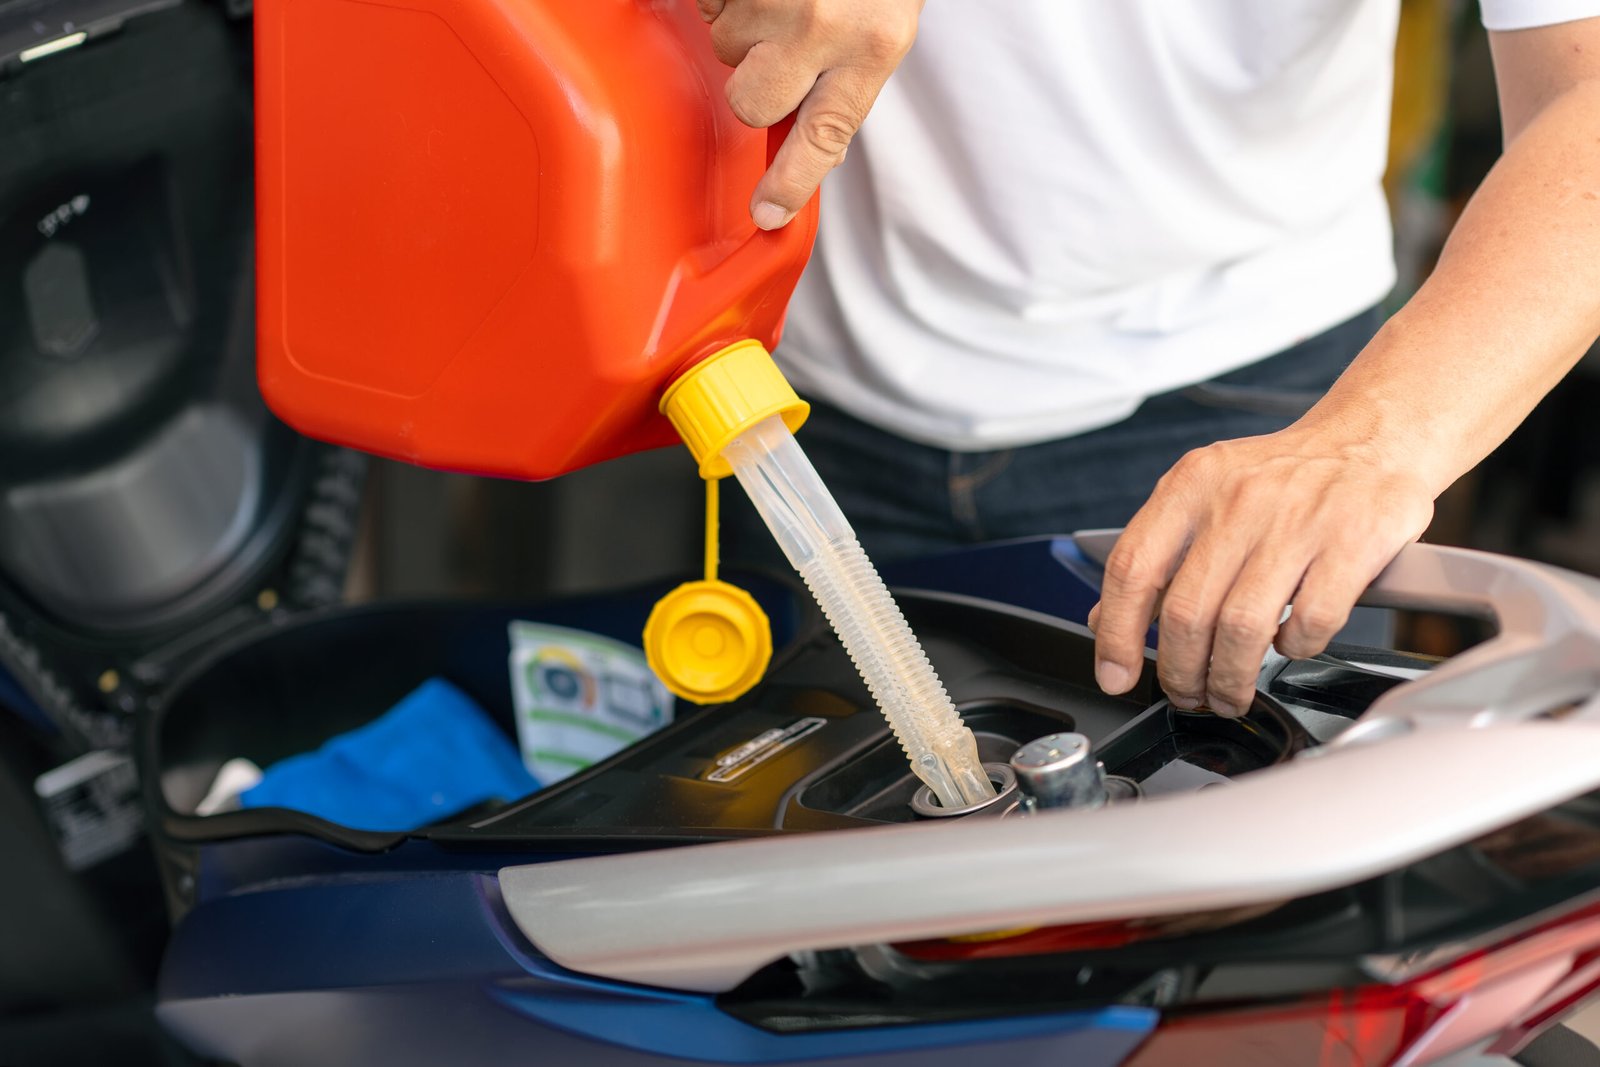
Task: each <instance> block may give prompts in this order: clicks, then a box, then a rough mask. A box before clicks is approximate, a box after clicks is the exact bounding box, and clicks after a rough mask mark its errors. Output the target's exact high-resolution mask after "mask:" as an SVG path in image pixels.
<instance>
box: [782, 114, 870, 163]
mask: <svg viewBox="0 0 1600 1067" xmlns="http://www.w3.org/2000/svg"><path fill="white" fill-rule="evenodd" d="M860 126H861V120H860V119H859V118H857V117H856V116H854V115H852V114H850V113H848V112H845V111H819V112H817V113H815V114H812V115H808V116H806V119H805V121H804V122H802V123H800V124H799V126H798V127H797V128H796V132H797V133H799V135H800V136H801V138H802V139H803V140H804V142H805V144H806V146H807V147H809V148H810V149H811V150H812V151H813V152H815V153H816V154H817V155H819V156H821V157H823V158H824V159H826V160H828V161H829V162H830V163H834V164H837V163H838V162H839V161H840V160H842V159H844V153H845V149H847V148H849V147H850V139H851V138H853V137H854V136H855V135H856V130H857V129H859V128H860Z"/></svg>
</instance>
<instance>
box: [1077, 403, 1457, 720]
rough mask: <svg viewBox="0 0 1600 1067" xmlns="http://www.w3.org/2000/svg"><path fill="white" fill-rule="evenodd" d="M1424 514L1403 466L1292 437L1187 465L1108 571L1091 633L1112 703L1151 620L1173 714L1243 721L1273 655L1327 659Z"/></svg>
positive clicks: (1199, 457) (1206, 452)
mask: <svg viewBox="0 0 1600 1067" xmlns="http://www.w3.org/2000/svg"><path fill="white" fill-rule="evenodd" d="M1432 514H1433V492H1432V490H1431V489H1430V487H1429V486H1427V485H1426V484H1425V483H1424V481H1423V480H1422V478H1421V477H1419V476H1418V475H1416V474H1414V473H1410V472H1408V471H1407V470H1406V469H1405V467H1404V465H1403V464H1399V463H1391V462H1386V461H1385V459H1384V458H1383V457H1382V456H1380V455H1378V454H1377V453H1376V452H1375V451H1373V450H1371V449H1369V448H1366V447H1355V448H1350V447H1330V446H1329V445H1328V444H1326V443H1325V442H1323V441H1320V440H1319V439H1318V435H1317V433H1316V431H1315V430H1311V429H1307V428H1305V427H1302V426H1299V425H1297V426H1291V427H1290V428H1289V429H1287V430H1284V431H1282V432H1281V433H1276V434H1272V435H1270V436H1267V437H1249V438H1244V439H1242V440H1238V441H1224V442H1221V443H1219V444H1215V445H1211V446H1210V447H1208V448H1202V449H1198V450H1196V451H1194V452H1191V453H1189V454H1188V455H1187V456H1185V457H1184V458H1183V459H1182V460H1181V461H1180V462H1179V463H1178V465H1177V466H1176V467H1174V468H1173V469H1172V471H1171V472H1169V473H1168V474H1167V475H1166V477H1164V478H1162V479H1161V482H1160V483H1159V484H1158V485H1157V487H1156V491H1155V494H1154V495H1153V496H1152V497H1151V498H1150V501H1149V503H1147V504H1146V505H1145V506H1144V508H1143V509H1141V510H1140V512H1139V514H1138V515H1136V516H1134V519H1133V521H1132V522H1131V523H1129V524H1128V528H1127V530H1126V531H1125V532H1124V533H1123V535H1122V537H1121V538H1120V539H1119V540H1118V541H1117V546H1116V548H1115V549H1114V550H1113V551H1112V553H1111V556H1110V558H1109V559H1108V560H1107V563H1106V577H1105V587H1104V590H1103V592H1102V594H1101V601H1100V604H1099V605H1098V606H1097V607H1096V608H1095V610H1094V612H1093V613H1091V615H1090V619H1089V625H1090V626H1091V627H1092V628H1093V629H1094V630H1095V635H1096V641H1095V644H1096V652H1095V675H1096V677H1097V679H1098V680H1099V682H1100V685H1101V687H1102V688H1104V689H1105V690H1106V691H1107V692H1111V693H1121V692H1125V691H1126V690H1128V689H1129V688H1131V687H1132V686H1133V684H1134V682H1135V681H1137V680H1138V677H1139V669H1140V667H1141V665H1142V664H1143V662H1144V646H1145V632H1146V630H1147V629H1148V628H1149V625H1150V622H1151V620H1152V619H1155V618H1156V617H1157V615H1158V614H1159V618H1160V633H1161V641H1160V653H1159V656H1158V658H1157V664H1156V676H1157V678H1158V680H1159V681H1160V683H1161V688H1162V689H1164V690H1165V691H1166V693H1167V695H1168V696H1169V697H1170V698H1171V700H1172V703H1173V705H1174V706H1176V707H1179V708H1184V709H1193V708H1197V707H1199V706H1201V705H1202V704H1203V705H1205V706H1206V707H1209V708H1210V709H1211V710H1212V711H1215V712H1216V713H1218V714H1219V715H1228V716H1236V715H1242V714H1244V713H1245V712H1246V711H1248V710H1249V708H1250V703H1251V701H1252V700H1253V699H1254V694H1255V682H1256V674H1257V672H1258V671H1259V670H1260V668H1261V661H1262V657H1263V656H1264V655H1265V653H1266V651H1267V647H1268V645H1269V644H1270V645H1275V646H1276V647H1277V649H1278V651H1279V652H1281V653H1283V654H1284V655H1286V656H1291V657H1295V658H1305V657H1308V656H1314V655H1316V654H1317V653H1319V652H1321V651H1322V650H1323V648H1324V647H1326V646H1327V644H1328V640H1329V639H1330V638H1331V637H1332V636H1333V635H1334V633H1335V632H1336V631H1338V629H1339V628H1340V627H1341V626H1343V625H1344V622H1345V619H1346V617H1347V616H1348V615H1349V613H1350V608H1351V607H1352V606H1353V605H1354V604H1355V602H1356V599H1357V598H1358V597H1360V595H1361V593H1362V591H1363V590H1365V589H1366V587H1367V585H1368V584H1369V583H1370V582H1371V581H1372V579H1373V578H1375V577H1377V575H1378V572H1379V571H1381V570H1382V569H1383V567H1384V566H1385V565H1386V564H1387V563H1388V562H1389V561H1390V560H1391V559H1393V558H1394V556H1395V554H1396V553H1397V552H1399V551H1400V549H1401V548H1402V547H1403V546H1404V545H1405V544H1407V543H1408V542H1410V541H1414V540H1416V539H1417V538H1418V537H1420V536H1421V535H1422V531H1423V530H1424V529H1425V528H1426V527H1427V525H1428V520H1429V519H1430V518H1431V517H1432ZM1291 601H1292V602H1293V604H1294V612H1293V614H1291V615H1290V616H1289V619H1288V621H1286V622H1284V623H1283V624H1282V626H1281V627H1280V626H1279V623H1278V620H1279V619H1280V618H1281V616H1282V613H1283V609H1284V606H1285V605H1287V604H1289V603H1290V602H1291Z"/></svg>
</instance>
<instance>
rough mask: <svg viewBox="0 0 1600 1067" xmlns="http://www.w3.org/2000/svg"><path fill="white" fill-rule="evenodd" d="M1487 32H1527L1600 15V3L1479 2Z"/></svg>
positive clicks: (1544, 0)
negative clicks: (1537, 27) (1527, 30)
mask: <svg viewBox="0 0 1600 1067" xmlns="http://www.w3.org/2000/svg"><path fill="white" fill-rule="evenodd" d="M1479 7H1480V8H1481V10H1482V12H1483V25H1484V28H1485V29H1489V30H1526V29H1529V28H1531V27H1533V26H1552V25H1554V24H1555V23H1557V22H1574V21H1576V20H1578V19H1587V18H1593V17H1595V16H1597V15H1600V0H1479Z"/></svg>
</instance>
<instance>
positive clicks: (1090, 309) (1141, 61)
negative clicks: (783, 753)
mask: <svg viewBox="0 0 1600 1067" xmlns="http://www.w3.org/2000/svg"><path fill="white" fill-rule="evenodd" d="M1481 3H1482V11H1483V20H1484V23H1485V25H1487V26H1488V27H1489V28H1491V29H1516V28H1523V27H1528V26H1534V25H1543V24H1549V23H1553V22H1561V21H1567V20H1571V19H1575V18H1581V17H1587V16H1591V15H1600V0H1481ZM1398 9H1399V0H987V2H985V0H928V3H927V6H926V8H925V9H924V11H923V14H922V20H921V25H920V28H919V31H918V38H917V43H916V45H915V46H914V47H913V48H912V50H911V53H910V55H909V56H907V58H906V60H905V62H904V63H903V64H902V65H901V67H900V69H899V71H898V72H897V73H896V74H895V75H894V77H893V78H891V79H890V81H889V83H888V85H887V86H886V87H885V88H884V91H883V94H882V95H881V97H880V98H879V100H878V103H877V105H876V107H875V108H874V109H873V111H872V113H871V115H870V116H869V117H868V119H867V121H866V124H865V125H864V126H863V128H862V130H861V132H860V134H859V135H858V136H857V138H856V141H855V143H854V145H853V146H852V147H851V149H850V152H849V156H848V158H847V159H846V161H845V162H844V164H843V165H842V166H841V167H840V168H839V169H838V170H837V171H836V172H835V173H834V174H832V175H831V176H830V177H829V178H828V180H827V181H826V182H825V183H824V185H823V193H822V212H823V215H822V227H821V231H820V233H819V235H818V240H817V247H816V252H815V254H814V255H813V258H812V262H811V265H810V267H809V268H808V269H807V271H806V274H805V277H804V278H803V280H802V281H801V283H800V287H799V289H798V291H797V292H796V294H795V298H794V302H793V304H792V305H791V308H790V314H789V324H788V328H787V331H786V334H785V338H784V342H783V344H782V346H780V348H779V351H778V356H779V360H780V362H781V363H782V364H783V365H784V367H785V368H786V370H787V371H788V373H789V375H790V377H791V380H792V381H793V382H794V384H795V386H796V387H797V388H799V389H800V390H801V391H802V392H808V393H810V394H811V395H814V396H817V397H819V398H821V399H823V400H826V401H828V402H830V403H833V404H835V405H837V406H838V407H841V408H843V409H845V410H846V411H849V412H851V413H852V414H854V415H856V416H857V417H859V418H862V419H865V420H867V421H868V422H872V423H875V424H877V425H879V426H882V427H884V428H885V429H889V430H892V431H894V432H896V433H899V434H901V435H903V436H906V437H909V438H912V439H914V440H919V441H924V442H927V443H929V444H936V445H940V446H943V447H946V448H953V449H959V450H978V449H992V448H1005V447H1010V446H1013V445H1019V444H1028V443H1032V442H1036V441H1042V440H1046V439H1049V438H1053V437H1063V436H1067V435H1070V434H1074V433H1079V432H1082V431H1085V430H1089V429H1093V428H1096V427H1099V426H1105V425H1108V424H1110V423H1113V422H1116V421H1118V420H1120V419H1122V418H1125V417H1126V416H1128V415H1129V414H1131V413H1132V412H1133V410H1134V409H1135V408H1137V407H1138V405H1139V403H1140V402H1141V401H1142V400H1143V399H1144V398H1145V397H1148V396H1151V395H1153V394H1156V393H1160V392H1164V391H1167V390H1170V389H1175V388H1179V387H1181V386H1184V385H1189V384H1192V383H1194V382H1198V381H1202V380H1205V379H1207V378H1211V377H1214V376H1216V375H1218V374H1221V373H1224V372H1226V371H1228V370H1232V369H1234V368H1237V367H1241V366H1243V365H1245V364H1247V363H1251V362H1254V361H1256V360H1258V359H1261V358H1264V357H1266V356H1268V355H1271V354H1273V353H1275V352H1279V351H1281V350H1283V349H1285V348H1287V347H1289V346H1291V345H1293V344H1294V343H1295V342H1297V341H1300V340H1302V339H1304V338H1306V337H1310V336H1312V335H1315V334H1317V333H1319V332H1321V331H1323V330H1325V329H1327V328H1329V327H1331V326H1333V325H1335V324H1337V323H1339V322H1342V321H1343V320H1345V319H1347V318H1349V317H1350V316H1352V315H1354V314H1356V313H1357V312H1360V311H1362V310H1364V309H1366V308H1368V307H1371V306H1372V305H1373V304H1376V303H1377V302H1378V301H1379V300H1380V299H1382V298H1383V296H1384V295H1385V293H1387V291H1388V290H1389V288H1390V287H1391V286H1392V285H1393V283H1394V263H1393V257H1392V251H1391V237H1390V230H1389V218H1388V212H1387V207H1386V204H1385V202H1384V198H1383V193H1382V190H1381V188H1380V184H1379V180H1380V178H1381V177H1382V174H1383V169H1384V161H1385V152H1386V149H1387V138H1388V121H1389V106H1390V90H1391V81H1392V67H1393V50H1394V33H1395V26H1396V22H1397V18H1398Z"/></svg>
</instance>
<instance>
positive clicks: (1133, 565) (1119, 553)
mask: <svg viewBox="0 0 1600 1067" xmlns="http://www.w3.org/2000/svg"><path fill="white" fill-rule="evenodd" d="M1126 543H1127V540H1126V537H1124V539H1123V541H1121V542H1119V543H1118V544H1117V547H1115V548H1113V549H1112V550H1111V555H1110V556H1108V557H1107V558H1106V576H1107V577H1108V578H1110V579H1111V580H1112V581H1114V582H1116V583H1118V584H1119V585H1132V586H1145V585H1149V584H1151V583H1152V581H1153V579H1154V577H1155V570H1154V568H1152V567H1151V566H1150V564H1149V562H1148V561H1147V560H1146V558H1145V556H1144V554H1143V553H1141V552H1140V551H1139V550H1138V549H1135V548H1125V547H1124V545H1125V544H1126Z"/></svg>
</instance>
